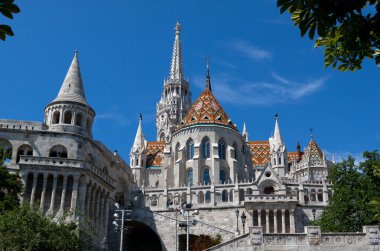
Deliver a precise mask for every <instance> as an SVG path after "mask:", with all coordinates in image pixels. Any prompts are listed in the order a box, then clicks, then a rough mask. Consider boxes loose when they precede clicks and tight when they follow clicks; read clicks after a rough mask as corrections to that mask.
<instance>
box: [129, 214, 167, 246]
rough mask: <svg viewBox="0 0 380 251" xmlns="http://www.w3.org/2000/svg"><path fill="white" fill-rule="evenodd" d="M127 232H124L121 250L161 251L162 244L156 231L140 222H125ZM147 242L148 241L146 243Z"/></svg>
mask: <svg viewBox="0 0 380 251" xmlns="http://www.w3.org/2000/svg"><path fill="white" fill-rule="evenodd" d="M125 224H126V226H127V228H128V227H129V228H128V229H129V230H128V231H124V238H125V241H124V242H123V250H128V251H141V250H149V251H162V250H163V249H162V244H161V239H160V237H159V234H158V233H157V232H156V229H153V228H152V227H150V226H149V225H147V224H145V223H143V222H140V221H126V222H125ZM147 240H149V241H147Z"/></svg>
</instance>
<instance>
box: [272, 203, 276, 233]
mask: <svg viewBox="0 0 380 251" xmlns="http://www.w3.org/2000/svg"><path fill="white" fill-rule="evenodd" d="M273 233H277V209H274V210H273Z"/></svg>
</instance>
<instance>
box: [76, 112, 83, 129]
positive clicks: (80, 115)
mask: <svg viewBox="0 0 380 251" xmlns="http://www.w3.org/2000/svg"><path fill="white" fill-rule="evenodd" d="M82 120H83V116H82V113H78V114H77V115H76V117H75V125H77V126H82Z"/></svg>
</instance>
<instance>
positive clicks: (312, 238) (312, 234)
mask: <svg viewBox="0 0 380 251" xmlns="http://www.w3.org/2000/svg"><path fill="white" fill-rule="evenodd" d="M308 230H309V231H308V236H309V244H310V245H319V244H321V231H320V229H319V228H309V229H308Z"/></svg>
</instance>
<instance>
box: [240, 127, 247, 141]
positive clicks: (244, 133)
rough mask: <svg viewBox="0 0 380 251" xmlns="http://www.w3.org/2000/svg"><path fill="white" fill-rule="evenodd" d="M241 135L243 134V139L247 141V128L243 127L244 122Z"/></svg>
mask: <svg viewBox="0 0 380 251" xmlns="http://www.w3.org/2000/svg"><path fill="white" fill-rule="evenodd" d="M241 135H242V136H243V138H244V141H245V142H248V132H247V128H246V127H245V122H244V124H243V131H242V132H241Z"/></svg>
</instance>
